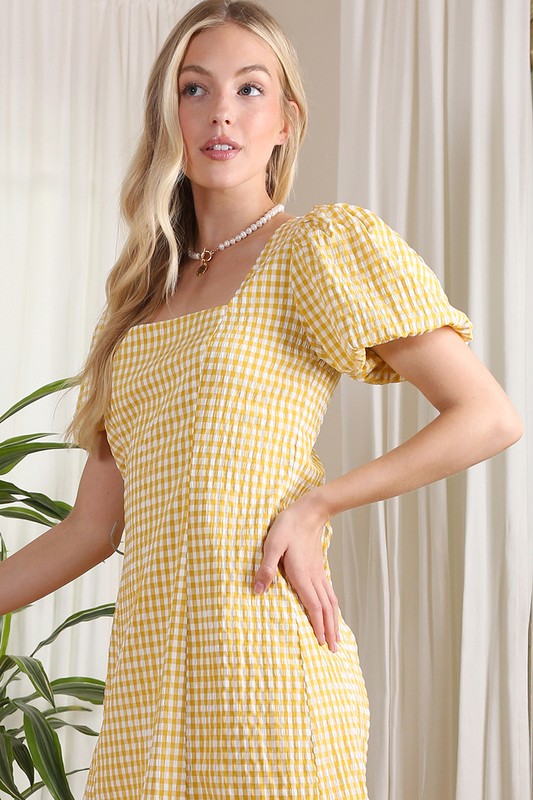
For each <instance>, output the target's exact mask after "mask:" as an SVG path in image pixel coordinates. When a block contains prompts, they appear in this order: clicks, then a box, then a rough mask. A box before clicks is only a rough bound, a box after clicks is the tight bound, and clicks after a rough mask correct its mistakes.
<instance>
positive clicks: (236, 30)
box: [179, 23, 288, 192]
mask: <svg viewBox="0 0 533 800" xmlns="http://www.w3.org/2000/svg"><path fill="white" fill-rule="evenodd" d="M278 70H279V66H278V61H277V58H276V56H275V55H274V53H273V52H272V50H271V49H270V47H269V46H268V45H267V44H266V43H265V42H263V41H262V39H260V38H259V37H258V36H256V35H255V34H254V33H250V32H249V31H247V30H246V29H244V28H241V27H240V26H238V25H235V24H232V23H226V24H224V25H221V26H219V27H216V28H212V29H210V30H209V29H208V30H205V31H202V32H201V33H199V34H197V35H196V36H195V37H194V38H193V40H192V41H191V42H190V44H189V47H188V48H187V51H186V53H185V57H184V59H183V64H182V67H181V70H180V74H179V94H180V101H179V121H180V126H181V131H182V135H183V140H184V143H185V151H186V155H187V168H186V175H187V177H188V178H189V179H190V181H191V184H192V186H193V188H195V187H196V188H202V189H207V190H227V189H232V188H235V187H241V188H243V187H244V188H246V189H252V190H255V191H262V192H265V173H266V166H267V164H268V161H269V159H270V156H271V154H272V150H273V148H274V146H275V145H278V144H283V143H284V142H285V141H286V139H287V136H288V128H287V123H286V120H285V119H284V116H283V112H282V90H281V84H280V79H279V71H278Z"/></svg>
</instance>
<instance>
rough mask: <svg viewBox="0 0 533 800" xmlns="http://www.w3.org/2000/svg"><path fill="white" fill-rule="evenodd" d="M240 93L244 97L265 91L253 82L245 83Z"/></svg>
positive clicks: (254, 95) (256, 95)
mask: <svg viewBox="0 0 533 800" xmlns="http://www.w3.org/2000/svg"><path fill="white" fill-rule="evenodd" d="M239 93H240V94H242V95H244V97H258V95H260V94H263V91H262V89H261V87H260V86H254V85H253V83H245V84H244V86H241V88H240V89H239Z"/></svg>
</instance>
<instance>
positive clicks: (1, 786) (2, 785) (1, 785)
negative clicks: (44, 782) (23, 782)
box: [0, 778, 24, 800]
mask: <svg viewBox="0 0 533 800" xmlns="http://www.w3.org/2000/svg"><path fill="white" fill-rule="evenodd" d="M15 788H16V787H15ZM0 791H3V792H7V793H8V795H9V796H10V797H16V798H17V799H18V798H19V797H21V798H22V800H24V795H20V794H12V792H10V791H9V789H8V787H7V786H6V784H5V783H4V781H3V780H2V779H1V778H0ZM0 796H1V795H0Z"/></svg>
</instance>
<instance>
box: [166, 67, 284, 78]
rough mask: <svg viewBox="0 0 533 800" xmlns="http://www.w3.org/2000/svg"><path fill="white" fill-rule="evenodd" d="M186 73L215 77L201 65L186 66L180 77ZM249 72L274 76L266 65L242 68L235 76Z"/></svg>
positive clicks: (182, 69)
mask: <svg viewBox="0 0 533 800" xmlns="http://www.w3.org/2000/svg"><path fill="white" fill-rule="evenodd" d="M184 72H197V73H199V74H200V75H206V76H207V77H210V78H211V77H212V76H213V75H212V73H211V72H209V70H208V69H206V68H205V67H202V66H200V64H185V66H183V67H182V68H181V70H180V75H181V74H183V73H184ZM249 72H265V73H266V74H267V75H268V77H269V78H271V77H272V75H271V74H270V70H269V69H268V68H267V67H265V65H264V64H250V65H249V66H246V67H241V68H240V69H239V70H237V72H236V73H235V75H236V76H239V75H247V74H248V73H249Z"/></svg>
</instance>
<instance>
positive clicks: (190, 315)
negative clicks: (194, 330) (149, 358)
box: [125, 216, 302, 336]
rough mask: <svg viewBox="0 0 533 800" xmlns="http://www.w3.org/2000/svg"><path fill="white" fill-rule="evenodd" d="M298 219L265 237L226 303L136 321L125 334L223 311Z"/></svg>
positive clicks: (288, 221) (229, 305)
mask: <svg viewBox="0 0 533 800" xmlns="http://www.w3.org/2000/svg"><path fill="white" fill-rule="evenodd" d="M300 219H302V217H299V216H297V217H291V219H288V220H285V222H282V223H281V225H279V226H278V227H277V228H276V230H275V231H273V232H272V234H271V236H270V237H269V238H268V239H267V241H266V242H265V244H264V245H263V247H262V249H261V251H260V252H259V255H258V256H257V258H256V259H255V261H254V263H253V264H252V266H251V267H250V269H249V270H248V272H247V273H246V275H245V276H244V278H243V280H242V281H241V283H240V284H239V286H238V287H237V289H236V291H235V292H234V294H233V295H232V296H231V297H230V299H229V300H228V301H227V302H226V303H220V304H219V305H216V306H206V307H205V308H199V309H197V310H196V311H190V312H189V313H187V314H179V315H178V316H177V317H168V318H167V319H157V320H153V321H152V322H138V323H136V324H135V325H132V326H131V328H129V329H128V331H127V332H126V334H125V335H126V336H128V334H129V333H130V331H134V330H138V329H140V328H154V327H155V326H159V325H162V326H164V325H166V324H168V323H177V322H180V321H182V320H184V321H187V320H192V319H193V318H195V317H198V316H199V315H200V314H206V313H207V312H215V311H218V312H220V311H223V310H224V309H228V308H230V307H231V306H232V304H233V303H234V302H235V301H236V300H237V299H238V298H239V296H240V295H241V294H242V292H243V291H244V289H245V288H246V287H247V285H248V283H250V282H251V280H252V279H253V278H254V277H255V275H256V274H257V273H258V272H259V269H260V267H262V266H263V263H262V262H263V261H264V259H265V258H266V255H267V250H268V249H269V248H270V247H271V245H272V244H273V242H274V240H275V239H276V237H277V234H278V233H279V232H280V231H281V230H282V229H283V228H285V227H286V226H288V225H289V224H290V223H293V222H296V221H297V220H300Z"/></svg>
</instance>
